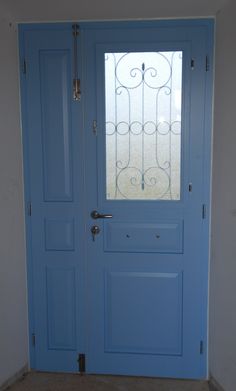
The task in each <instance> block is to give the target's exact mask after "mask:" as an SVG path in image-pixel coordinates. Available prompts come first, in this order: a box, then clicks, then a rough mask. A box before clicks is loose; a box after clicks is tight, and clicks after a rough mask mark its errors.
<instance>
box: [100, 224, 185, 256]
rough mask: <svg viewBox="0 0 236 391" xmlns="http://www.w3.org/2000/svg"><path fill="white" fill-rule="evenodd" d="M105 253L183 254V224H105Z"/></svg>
mask: <svg viewBox="0 0 236 391" xmlns="http://www.w3.org/2000/svg"><path fill="white" fill-rule="evenodd" d="M104 251H117V252H147V253H149V252H155V253H182V252H183V222H181V221H180V222H176V221H167V220H166V221H164V222H160V221H159V222H157V223H145V222H138V223H130V222H122V223H118V222H109V223H104Z"/></svg>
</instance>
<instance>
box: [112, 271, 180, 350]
mask: <svg viewBox="0 0 236 391" xmlns="http://www.w3.org/2000/svg"><path fill="white" fill-rule="evenodd" d="M182 295H183V278H182V273H147V272H143V273H142V272H110V273H108V274H107V275H106V278H105V328H106V347H105V350H106V351H107V352H126V353H140V354H141V353H142V354H148V353H149V354H157V355H181V354H182V316H183V312H182V311H183V308H182V300H183V297H182Z"/></svg>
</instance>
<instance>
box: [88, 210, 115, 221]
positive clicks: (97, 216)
mask: <svg viewBox="0 0 236 391" xmlns="http://www.w3.org/2000/svg"><path fill="white" fill-rule="evenodd" d="M91 217H92V219H94V220H96V219H111V218H112V217H113V216H112V215H106V214H105V215H103V214H100V213H98V211H96V210H93V211H92V212H91Z"/></svg>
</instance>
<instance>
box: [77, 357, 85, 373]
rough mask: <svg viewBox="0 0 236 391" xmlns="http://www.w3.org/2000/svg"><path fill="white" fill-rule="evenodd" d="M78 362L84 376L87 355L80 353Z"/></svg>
mask: <svg viewBox="0 0 236 391" xmlns="http://www.w3.org/2000/svg"><path fill="white" fill-rule="evenodd" d="M77 361H78V364H79V372H80V374H81V375H83V373H85V354H84V353H79V354H78V359H77Z"/></svg>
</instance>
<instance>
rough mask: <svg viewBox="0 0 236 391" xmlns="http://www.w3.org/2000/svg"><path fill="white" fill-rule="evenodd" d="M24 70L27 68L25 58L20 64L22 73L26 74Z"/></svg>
mask: <svg viewBox="0 0 236 391" xmlns="http://www.w3.org/2000/svg"><path fill="white" fill-rule="evenodd" d="M26 70H27V67H26V60H25V59H24V60H23V66H22V72H23V74H24V75H25V74H26Z"/></svg>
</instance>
